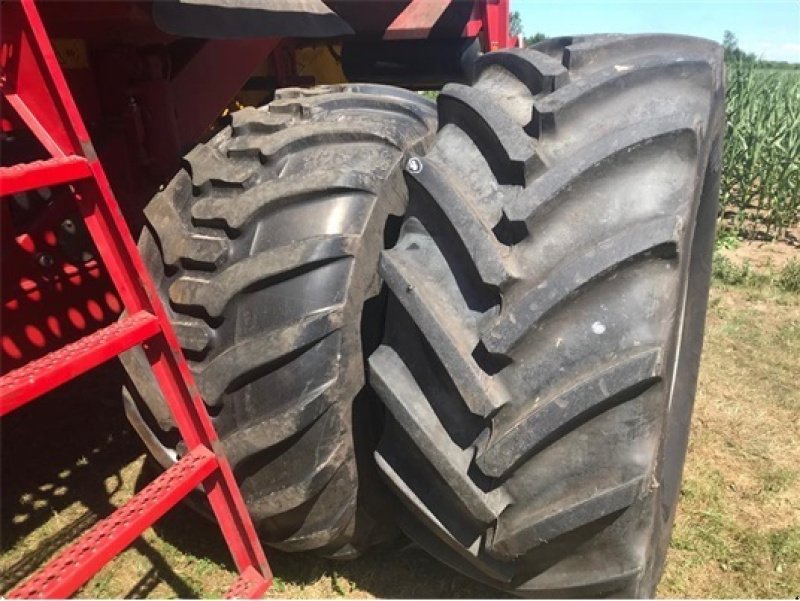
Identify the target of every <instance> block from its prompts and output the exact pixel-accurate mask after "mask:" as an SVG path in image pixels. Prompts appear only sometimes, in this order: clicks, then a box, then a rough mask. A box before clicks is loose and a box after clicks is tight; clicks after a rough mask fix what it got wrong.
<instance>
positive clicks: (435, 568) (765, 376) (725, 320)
mask: <svg viewBox="0 0 800 601" xmlns="http://www.w3.org/2000/svg"><path fill="white" fill-rule="evenodd" d="M741 248H745V249H746V250H738V249H737V250H736V251H733V252H732V253H729V254H730V257H731V260H732V261H735V262H738V261H744V260H747V261H748V262H750V263H751V265H753V266H754V267H761V266H763V265H766V261H767V259H766V257H767V256H770V257H772V263H773V265H779V264H781V263H778V260H777V259H776V258H775V256H778V255H780V256H783V255H784V254H787V253H788V257H792V256H795V257H797V256H800V252H798V250H797V248H792V247H784V248H786V249H788V250H787V251H786V252H785V251H784V250H775V249H774V248H772V247H771V246H770V245H767V247H764V248H766V250H765V249H764V248H762V249H760V250H759V249H756V250H753V248H750V247H749V246H743V247H741ZM780 260H781V261H783V260H784V259H780ZM788 260H789V259H786V261H788ZM798 376H800V294H798V293H790V292H784V291H781V290H779V289H777V288H775V287H773V286H771V285H768V286H767V285H765V286H759V287H754V286H747V285H743V286H728V285H725V284H721V283H719V282H716V283H715V285H714V287H713V289H712V295H711V302H710V306H709V318H708V324H707V331H706V343H705V348H704V354H703V364H702V368H701V374H700V384H699V389H698V395H697V403H696V408H695V412H694V416H693V420H692V436H691V441H690V446H689V455H688V459H687V464H686V469H685V472H684V482H683V487H682V491H681V499H680V504H679V509H678V516H677V520H676V524H675V530H674V534H673V538H672V544H671V548H670V552H669V555H668V558H667V566H666V570H665V573H664V577H663V579H662V581H661V584H660V586H659V589H658V595H659V596H661V597H728V598H733V597H739V598H742V597H796V595H798V594H800V445H798V440H800V385H799V384H798ZM121 379H122V373H121V369H120V368H119V366H118V365H116V364H109V365H107V366H105V367H104V368H102V369H101V370H100V371H99V372H95V373H94V374H91V375H90V376H89V377H85V378H83V379H82V380H79V381H75V382H73V383H71V384H70V385H68V386H65V387H63V388H62V389H61V390H59V391H57V392H56V393H54V394H51V395H49V396H48V397H46V398H45V399H41V400H40V401H38V402H35V403H33V404H31V405H29V406H28V407H25V408H23V409H20V410H19V411H17V412H15V413H13V414H11V415H9V416H7V417H6V418H4V420H3V422H2V431H1V432H0V433H1V434H2V440H1V441H0V445H1V446H0V451H1V452H2V465H1V466H0V469H1V470H2V471H1V472H0V482H2V499H1V500H2V506H1V507H0V594H3V593H5V592H6V591H8V590H9V589H10V588H11V587H13V586H14V584H16V583H17V582H19V581H21V580H22V579H24V578H25V577H26V576H28V575H29V574H30V573H32V572H33V571H34V570H35V569H36V568H37V566H39V565H41V564H42V563H43V562H44V560H45V559H47V558H48V557H50V556H51V555H52V554H53V553H54V552H55V551H56V550H58V549H59V548H61V547H62V546H63V545H64V544H65V543H66V542H67V541H69V540H71V539H72V538H74V537H75V536H76V535H78V534H79V533H80V532H82V531H84V530H86V529H87V528H89V527H90V526H91V525H92V524H93V523H95V522H96V521H97V520H98V519H99V518H100V517H102V516H105V515H107V514H108V513H109V512H110V511H111V510H112V509H113V507H115V506H117V505H119V504H121V503H122V502H124V501H125V500H126V499H128V498H129V497H130V496H131V494H133V492H134V491H135V490H137V489H139V488H140V487H141V486H142V485H143V484H144V483H145V482H146V481H147V480H148V477H149V476H148V474H149V473H150V472H149V470H147V469H143V466H144V464H145V456H144V451H143V447H142V445H141V443H140V442H139V440H138V438H137V437H136V435H135V434H134V433H133V432H132V431H131V429H130V428H129V426H128V425H127V422H126V421H125V417H124V415H123V414H122V411H121V409H120V408H121V403H120V399H119V392H118V390H119V383H120V381H121ZM268 554H269V558H270V562H271V564H272V567H273V570H274V571H275V574H276V579H275V584H274V586H273V587H272V589H271V591H270V592H269V593H268V595H269V596H272V597H294V598H299V597H304V598H310V597H339V596H342V597H390V598H392V597H393V598H397V597H404V598H414V597H439V598H448V597H458V598H465V597H467V598H481V597H497V596H498V593H497V592H496V591H494V590H492V589H489V588H487V587H484V586H482V585H480V584H477V583H474V582H472V581H470V580H469V579H467V578H465V577H462V576H460V575H458V574H456V573H454V572H453V571H451V570H450V569H448V568H446V567H444V566H443V565H440V564H439V563H437V562H436V561H432V560H431V559H430V558H429V557H428V556H427V555H426V554H425V553H424V552H423V551H421V550H419V549H418V548H415V547H413V546H408V547H406V548H402V549H392V550H382V551H375V552H372V553H369V554H368V555H367V556H366V557H363V558H361V559H358V560H356V561H352V562H348V563H339V562H334V561H328V560H324V559H319V558H316V557H313V556H310V555H288V554H285V553H279V552H276V551H270V552H269V553H268ZM233 578H234V572H233V569H232V565H231V563H230V561H229V559H228V556H227V551H226V549H225V546H224V543H223V542H222V539H221V537H220V535H219V533H218V532H217V531H216V527H215V526H213V525H212V524H210V523H207V522H205V521H204V520H203V519H202V518H200V517H198V516H197V515H196V514H195V513H194V512H192V511H191V510H189V509H187V508H185V507H178V508H176V509H175V510H173V511H172V512H171V513H170V514H169V515H168V516H167V517H166V518H164V519H163V520H162V521H160V522H159V524H158V526H157V527H156V529H150V530H148V531H147V532H146V533H145V535H144V536H143V537H142V538H140V539H139V540H138V542H136V543H135V544H134V545H133V546H132V547H131V548H130V549H128V550H127V551H126V552H125V553H123V554H122V555H120V556H118V557H117V558H116V559H115V560H114V561H113V562H112V563H111V564H110V565H109V566H108V567H106V568H105V569H104V570H103V571H102V572H100V573H99V574H97V575H96V576H95V577H94V578H93V579H92V580H91V581H90V582H89V583H88V584H87V585H86V586H85V587H84V588H83V589H82V590H81V591H80V592H79V595H78V596H79V597H84V598H86V597H101V598H108V597H137V598H146V597H150V598H170V597H183V598H186V597H219V596H221V594H223V593H224V591H225V590H226V589H227V587H228V586H229V585H230V583H231V582H232V580H233Z"/></svg>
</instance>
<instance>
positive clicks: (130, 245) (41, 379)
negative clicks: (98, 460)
mask: <svg viewBox="0 0 800 601" xmlns="http://www.w3.org/2000/svg"><path fill="white" fill-rule="evenodd" d="M0 6H2V29H3V31H2V35H3V38H2V39H3V43H2V49H0V67H1V68H2V73H1V74H0V86H1V87H2V94H3V97H4V99H5V101H6V103H7V105H8V106H10V107H12V108H13V109H14V111H15V112H16V113H17V115H18V116H19V118H20V120H21V121H22V122H24V123H25V124H26V125H27V126H28V127H29V128H30V130H31V131H32V133H33V134H34V135H35V136H36V138H37V139H38V140H39V141H40V142H41V144H42V145H43V146H44V148H45V149H46V150H47V151H48V152H49V153H50V155H51V158H50V159H48V160H45V161H37V162H34V163H27V164H20V165H15V166H13V167H4V168H0V196H2V197H6V198H7V197H9V196H10V195H12V194H15V193H18V192H22V191H26V190H33V189H36V188H41V187H44V186H54V185H70V186H71V187H72V191H73V193H74V197H75V199H76V200H77V204H78V205H79V207H80V211H81V215H82V216H83V219H84V221H85V223H86V227H87V229H88V231H89V233H90V235H91V237H92V239H93V240H94V243H95V246H96V247H97V251H98V254H99V256H100V257H101V259H102V262H103V263H104V264H105V267H106V269H107V270H108V272H109V274H110V276H111V279H112V281H113V282H114V283H115V286H116V288H117V292H118V294H119V296H120V298H121V300H122V303H123V305H124V307H125V309H126V314H125V315H126V316H125V317H124V318H122V319H121V320H120V321H118V322H117V323H115V324H113V325H111V326H108V327H106V328H103V329H101V330H98V331H96V332H94V333H93V334H90V335H88V336H85V337H84V338H82V339H80V340H78V341H77V342H74V343H71V344H68V345H66V346H64V347H62V348H61V349H59V350H57V351H54V352H52V353H50V354H48V355H46V356H44V357H42V358H41V359H37V360H35V361H32V362H30V363H28V364H27V365H24V366H23V367H21V368H19V369H16V370H14V371H11V372H9V373H7V374H5V375H4V376H2V377H1V378H0V415H5V414H6V413H8V412H9V411H11V410H13V409H15V408H17V407H19V406H21V405H23V404H25V403H27V402H28V401H31V400H33V399H34V398H36V397H38V396H40V395H42V394H44V393H46V392H48V391H50V390H52V389H53V388H55V387H57V386H59V385H60V384H63V383H64V382H66V381H68V380H70V379H72V378H74V377H76V376H78V375H80V374H83V373H85V372H87V371H89V370H90V369H92V368H93V367H96V366H98V365H99V364H101V363H103V362H104V361H107V360H109V359H111V358H113V357H116V356H117V355H119V354H120V353H121V352H123V351H126V350H128V349H130V348H132V347H134V346H136V345H141V346H142V348H143V349H144V352H145V355H146V356H147V358H148V360H149V362H150V366H151V368H152V371H153V374H154V376H155V379H156V381H157V382H158V385H159V386H160V387H161V390H162V391H163V393H164V398H165V399H167V403H168V405H169V408H170V411H171V413H172V416H173V418H174V420H175V423H176V424H177V426H178V429H179V431H180V434H181V436H182V438H183V440H184V442H185V443H186V448H187V449H188V451H187V453H186V454H185V455H184V456H183V457H182V458H181V459H180V460H179V461H178V462H177V463H176V464H175V465H173V466H172V467H170V468H169V469H168V470H167V471H165V472H164V473H163V474H161V475H160V476H159V477H158V478H157V479H156V480H154V481H153V482H152V483H151V484H149V485H148V486H146V487H145V488H144V489H143V490H142V491H141V492H139V493H138V494H137V495H136V496H134V497H133V498H132V499H131V500H130V501H129V502H128V503H127V504H126V505H124V506H123V507H121V508H119V509H118V510H117V511H115V512H114V513H113V514H112V515H111V516H110V517H108V518H106V519H104V520H103V521H101V522H99V523H98V524H97V525H96V526H94V527H93V528H92V529H90V530H89V531H87V532H86V533H85V534H84V535H83V536H82V537H81V538H79V539H78V540H77V541H76V542H74V543H73V544H71V545H70V546H69V547H67V548H66V549H65V550H64V551H62V552H61V553H60V554H58V555H57V556H56V557H55V559H53V560H52V561H51V562H50V563H48V564H47V565H45V566H44V567H43V568H41V569H40V570H39V571H38V572H36V573H35V574H34V575H33V576H31V577H30V578H29V579H27V580H26V581H25V582H23V583H22V584H21V585H19V586H18V587H17V588H15V589H14V590H12V591H11V592H10V593H9V597H24V598H32V597H44V598H63V597H66V596H69V595H71V594H72V593H74V592H75V591H76V590H77V589H78V588H79V587H80V586H82V585H83V584H84V583H86V582H87V581H88V580H89V578H91V577H92V576H93V575H94V574H95V573H97V572H98V571H99V570H100V569H101V568H102V567H103V566H104V565H105V564H106V563H108V562H109V561H110V560H111V559H112V558H113V557H114V556H115V555H117V554H118V553H120V552H121V551H122V550H123V549H125V548H126V547H127V546H128V545H129V544H130V543H131V542H133V541H134V540H135V539H136V538H137V537H138V536H139V535H140V534H141V533H142V532H143V531H144V530H146V529H147V528H148V527H149V526H151V525H152V524H153V523H154V522H155V521H156V520H158V519H159V518H160V517H161V516H162V515H164V514H165V513H166V512H167V511H168V510H169V509H171V508H172V507H173V506H175V505H176V504H177V503H178V502H179V501H180V500H181V499H183V498H184V497H186V496H187V495H188V494H189V493H190V492H191V491H192V490H193V489H195V487H197V486H199V485H202V486H203V488H204V490H205V492H206V495H207V496H208V500H209V502H210V504H211V507H212V509H213V511H214V515H215V516H216V519H217V521H218V522H219V524H220V527H221V530H222V533H223V535H224V537H225V541H226V542H227V544H228V547H229V548H230V551H231V554H232V555H233V559H234V562H235V563H236V567H237V568H238V570H239V572H240V576H239V578H238V579H237V580H236V582H235V583H234V585H233V587H232V589H231V590H230V591H229V596H235V597H242V598H250V597H253V598H255V597H260V596H262V595H263V594H264V592H265V591H266V590H267V589H268V588H269V585H270V584H271V582H272V573H271V571H270V568H269V564H268V563H267V559H266V557H265V556H264V551H263V549H262V547H261V544H260V543H259V541H258V537H257V536H256V532H255V529H254V527H253V523H252V521H251V520H250V516H249V515H248V513H247V508H246V507H245V504H244V500H243V499H242V496H241V492H240V491H239V488H238V486H237V484H236V481H235V480H234V477H233V472H232V471H231V468H230V465H229V464H228V462H227V460H226V459H225V457H224V455H223V454H222V453H221V450H220V445H219V441H218V438H217V434H216V432H215V430H214V427H213V425H212V423H211V420H210V419H209V417H208V413H207V412H206V408H205V405H204V404H203V400H202V399H201V398H200V394H199V392H198V389H197V386H196V385H195V383H194V380H193V379H192V375H191V373H190V372H189V368H188V366H187V365H186V361H185V360H184V358H183V355H182V354H181V348H180V345H179V343H178V340H177V338H176V336H175V333H174V332H173V330H172V327H171V326H170V323H169V320H168V318H167V314H166V312H165V310H164V307H163V306H162V305H161V302H160V301H159V299H158V295H157V293H156V290H155V288H154V286H153V283H152V281H151V280H150V278H149V277H148V275H147V270H146V269H145V267H144V264H143V262H142V259H141V257H140V256H139V253H138V251H137V249H136V245H135V243H134V241H133V239H132V238H131V236H130V233H129V232H128V229H127V225H126V223H125V221H124V220H123V218H122V216H121V214H120V212H119V207H118V205H117V202H116V200H115V199H114V196H113V194H112V192H111V188H110V186H109V183H108V179H107V178H106V175H105V172H104V171H103V167H102V165H101V164H100V161H98V159H97V155H96V154H95V152H94V148H93V147H92V143H91V141H90V139H89V135H88V133H87V131H86V127H85V125H84V123H83V121H82V120H81V117H80V114H79V112H78V108H77V106H76V104H75V101H74V99H73V97H72V95H71V94H70V91H69V88H68V87H67V83H66V80H65V79H64V75H63V73H62V71H61V68H60V66H59V64H58V61H57V60H56V56H55V53H54V51H53V47H52V45H51V44H50V40H49V38H48V36H47V33H46V31H45V29H44V26H43V24H42V20H41V17H40V15H39V12H38V10H37V8H36V5H35V3H34V0H20V1H19V2H5V1H4V2H3V3H2V5H0Z"/></svg>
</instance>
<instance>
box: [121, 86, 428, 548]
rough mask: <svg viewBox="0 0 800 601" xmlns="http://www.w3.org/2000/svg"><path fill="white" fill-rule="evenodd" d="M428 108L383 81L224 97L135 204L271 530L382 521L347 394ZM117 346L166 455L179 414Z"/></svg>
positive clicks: (318, 533) (261, 527)
mask: <svg viewBox="0 0 800 601" xmlns="http://www.w3.org/2000/svg"><path fill="white" fill-rule="evenodd" d="M435 122H436V110H435V106H434V105H433V104H432V103H431V102H430V101H428V100H426V99H424V98H422V97H420V96H419V95H417V94H415V93H413V92H407V91H405V90H401V89H396V88H391V87H388V86H371V85H343V86H328V87H324V88H313V89H309V90H301V89H287V90H282V91H279V92H278V93H277V95H276V100H275V101H274V102H272V103H271V104H269V105H267V106H266V107H263V108H260V109H254V108H247V109H244V110H241V111H239V112H236V113H234V114H233V115H232V120H231V124H230V126H228V127H226V128H225V129H223V130H222V131H221V132H220V133H219V134H217V135H216V136H214V138H213V139H211V141H210V142H208V143H207V144H201V145H199V146H197V147H196V148H195V149H194V150H192V151H191V152H190V153H189V154H188V155H187V156H186V160H185V164H186V166H185V169H183V170H182V171H180V172H179V173H178V175H177V176H176V177H175V178H174V179H173V180H172V181H171V182H170V183H169V184H168V185H167V186H166V187H165V188H164V189H163V190H162V191H161V192H159V193H158V194H157V195H156V196H155V198H154V199H153V200H152V201H151V203H150V204H149V205H148V206H147V208H146V209H145V214H146V217H147V227H146V229H145V230H144V232H143V234H142V236H141V238H140V241H139V249H140V251H141V253H142V255H143V257H144V259H145V263H146V265H147V266H148V268H149V271H150V273H151V275H152V276H153V278H154V279H155V282H156V285H157V287H158V290H159V291H160V294H161V297H162V299H163V301H164V303H165V304H166V305H167V307H168V310H169V313H170V316H171V319H172V324H173V326H174V328H175V330H176V333H177V335H178V338H179V340H180V342H181V345H182V347H183V349H184V352H185V355H186V358H187V359H188V361H189V365H190V368H191V370H192V372H193V374H194V377H195V379H196V381H197V384H198V386H199V389H200V392H201V394H202V396H203V399H204V400H205V402H206V404H207V405H208V408H209V411H210V413H211V415H212V418H213V421H214V425H215V427H216V429H217V432H218V433H219V435H220V438H221V440H222V442H223V445H224V449H225V451H226V453H227V457H228V459H229V460H230V462H231V464H232V467H233V470H234V473H235V475H236V476H237V479H238V480H239V482H240V485H241V489H242V493H243V495H244V498H245V501H246V503H247V506H248V508H249V509H250V512H251V514H252V517H253V519H254V522H255V524H256V528H257V529H258V531H259V533H260V535H261V536H262V538H263V540H264V541H265V542H266V543H267V544H270V545H271V546H274V547H277V548H280V549H284V550H291V551H297V550H318V551H320V552H321V553H323V554H326V555H329V556H334V557H348V556H352V555H354V554H356V553H357V552H358V551H359V549H362V548H364V547H365V546H367V545H369V544H372V543H375V542H378V541H380V540H381V537H383V536H388V532H387V529H386V528H385V527H384V526H383V525H382V524H381V521H380V520H374V519H372V517H371V516H370V514H369V511H368V510H365V509H364V508H365V507H367V506H369V504H370V498H369V495H370V492H369V491H368V490H365V487H360V484H359V480H361V481H364V478H361V479H359V474H358V472H359V470H361V469H362V467H363V466H360V465H357V461H356V456H355V452H354V444H353V440H354V428H355V429H358V428H359V427H360V424H359V422H358V421H355V422H354V418H353V404H354V402H355V403H361V402H363V397H364V396H365V395H364V394H362V391H363V390H364V387H365V380H366V370H365V357H366V355H365V354H364V353H365V352H366V353H368V352H370V351H371V350H374V349H375V348H376V347H377V345H378V343H379V342H380V337H381V331H382V330H381V328H382V324H383V311H384V307H385V296H386V295H385V294H383V295H380V294H379V293H380V291H381V286H382V283H381V281H380V279H379V277H378V274H377V263H378V258H379V254H380V252H381V250H382V249H383V248H385V245H386V244H387V243H389V244H390V243H391V242H392V241H393V239H392V236H394V238H395V239H396V236H397V230H398V227H399V223H400V218H399V215H402V214H403V212H404V211H405V208H406V202H407V189H406V184H405V181H404V178H403V175H402V169H403V165H404V163H405V160H406V158H407V154H408V153H409V152H423V151H424V150H425V147H426V146H427V145H428V144H429V142H430V140H431V139H432V137H433V135H434V133H435ZM392 216H398V217H394V218H392ZM387 224H388V226H387ZM392 230H393V232H392ZM362 323H363V328H362ZM124 362H125V366H126V368H127V370H128V373H129V374H130V377H131V380H132V383H133V386H132V387H131V390H130V392H129V393H128V398H127V400H126V411H127V413H128V415H129V418H130V420H131V422H132V424H133V425H134V427H135V429H136V430H137V431H138V432H139V434H140V435H141V436H142V438H143V439H144V441H145V442H146V444H147V446H148V447H149V449H150V451H151V452H152V454H153V455H154V456H155V458H156V459H157V460H158V461H159V462H160V463H161V464H162V465H164V466H165V467H167V466H168V465H170V464H171V463H173V462H174V461H175V458H176V457H177V456H178V455H179V454H180V453H181V446H180V443H179V439H178V437H177V433H176V431H175V428H174V424H173V422H172V420H171V418H170V416H169V414H168V412H167V411H166V409H165V405H164V402H163V398H162V397H161V395H160V393H159V391H158V389H157V388H155V387H154V385H153V383H152V382H151V380H150V378H149V370H148V369H147V365H146V360H145V359H144V356H143V354H142V353H141V352H131V353H129V354H128V355H127V356H126V357H125V359H124ZM131 393H132V394H131ZM357 413H358V414H359V415H357V416H356V417H359V416H360V415H361V414H360V412H358V411H357ZM356 436H361V434H360V433H357V434H356ZM367 446H368V443H367V442H365V447H367ZM367 460H368V461H367V462H366V463H365V465H366V467H363V469H369V466H370V465H371V461H372V459H371V453H368V454H367ZM373 469H374V468H373ZM367 480H369V478H367ZM373 482H374V479H373ZM357 500H358V501H359V503H358V505H359V506H363V507H359V509H358V510H357Z"/></svg>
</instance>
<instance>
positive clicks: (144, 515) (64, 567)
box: [8, 446, 218, 599]
mask: <svg viewBox="0 0 800 601" xmlns="http://www.w3.org/2000/svg"><path fill="white" fill-rule="evenodd" d="M217 465H218V464H217V458H216V457H215V456H214V454H213V453H212V452H211V451H210V450H208V449H207V448H206V447H203V446H199V447H196V448H195V449H194V450H192V451H191V452H190V453H189V454H188V455H185V456H184V457H182V458H181V460H180V461H178V462H177V463H175V464H174V465H173V466H172V467H170V468H169V469H168V470H167V471H165V472H164V473H162V474H161V475H160V476H159V477H158V478H156V479H155V480H153V482H151V483H150V484H148V485H147V486H145V487H144V488H143V489H142V490H141V491H139V493H138V494H136V495H135V496H134V497H132V498H131V499H130V500H129V501H128V502H127V503H126V504H125V505H123V506H122V507H120V508H119V509H117V510H116V511H115V512H114V513H112V514H111V515H110V516H109V517H107V518H105V519H104V520H102V521H100V522H98V523H97V524H96V525H95V526H94V527H93V528H91V529H90V530H88V531H87V532H85V533H84V534H83V535H82V536H81V537H80V538H79V539H78V540H76V541H75V542H74V543H72V544H71V545H70V546H69V547H67V548H66V549H64V550H63V551H62V552H61V553H59V554H58V555H57V556H56V557H55V558H54V559H53V560H52V561H50V562H49V563H47V564H46V565H45V566H44V567H43V568H41V569H40V570H39V571H38V572H36V573H35V574H33V576H31V577H30V578H29V579H28V580H26V581H25V582H23V583H22V584H21V585H19V586H18V587H16V588H15V589H13V590H11V591H10V592H9V593H8V596H9V598H17V599H20V598H21V599H42V598H43V599H64V598H66V597H68V596H69V595H71V594H72V593H74V592H75V591H76V590H78V588H80V587H81V586H82V585H83V584H85V583H86V582H87V581H88V580H89V579H90V578H91V577H92V576H93V575H94V574H96V573H97V572H98V570H100V568H102V567H103V566H104V565H105V564H106V563H108V562H109V561H111V560H112V559H113V558H114V556H115V555H117V554H118V553H121V552H122V551H123V550H124V549H125V548H126V547H127V546H128V545H130V544H131V543H132V542H133V541H134V540H135V539H136V537H138V536H139V535H140V534H141V533H142V532H144V531H145V530H147V528H149V527H150V526H151V525H152V524H153V523H154V522H155V521H156V520H158V518H160V517H161V516H162V515H164V514H165V513H166V512H167V511H169V510H170V509H171V508H172V507H174V506H175V505H176V504H177V503H178V501H180V500H181V499H183V498H184V497H185V496H186V495H188V494H189V493H190V492H191V491H192V490H193V489H194V488H195V487H196V486H197V485H198V484H200V483H201V482H202V481H203V480H205V479H206V478H207V477H208V476H209V475H210V474H211V473H212V472H213V471H214V470H215V469H216V468H217Z"/></svg>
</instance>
